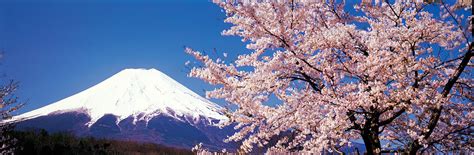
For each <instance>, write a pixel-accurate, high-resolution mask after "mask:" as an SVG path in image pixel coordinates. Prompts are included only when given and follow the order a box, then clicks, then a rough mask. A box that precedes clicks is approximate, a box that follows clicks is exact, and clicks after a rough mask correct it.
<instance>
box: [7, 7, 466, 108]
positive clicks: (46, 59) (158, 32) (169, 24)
mask: <svg viewBox="0 0 474 155" xmlns="http://www.w3.org/2000/svg"><path fill="white" fill-rule="evenodd" d="M351 3H355V2H354V1H351ZM352 5H353V4H349V5H347V7H351V6H352ZM430 9H432V8H430ZM351 11H352V13H355V12H353V10H351ZM435 12H438V11H436V10H435ZM463 13H464V14H466V15H467V14H469V13H470V10H469V11H463ZM435 15H436V13H435ZM224 18H225V14H224V13H223V12H222V11H221V9H220V8H219V7H218V6H216V5H214V4H213V3H211V2H209V0H41V2H38V0H0V51H1V52H3V53H4V56H3V58H2V59H0V74H5V75H6V77H4V78H3V80H5V79H14V80H16V81H19V82H20V89H19V90H18V92H17V95H18V96H19V97H20V100H21V101H27V105H26V106H25V107H24V108H22V109H21V110H19V111H18V112H17V114H19V113H23V112H26V111H30V110H33V109H36V108H39V107H42V106H45V105H47V104H50V103H53V102H55V101H58V100H60V99H63V98H65V97H68V96H71V95H73V94H76V93H78V92H80V91H82V90H85V89H87V88H89V87H91V86H93V85H95V84H97V83H99V82H101V81H103V80H105V79H106V78H108V77H110V76H112V75H113V74H115V73H117V72H119V71H120V70H122V69H125V68H156V69H158V70H161V71H162V72H164V73H165V74H168V75H169V76H171V77H172V78H174V79H176V80H177V81H178V82H180V83H182V84H184V85H185V86H187V87H189V88H191V89H192V90H194V91H195V92H197V93H198V94H201V95H204V89H207V90H209V89H210V88H211V87H210V86H209V85H207V84H206V83H204V82H203V81H201V80H199V79H194V78H189V77H187V73H188V70H187V69H186V67H185V65H184V63H185V62H186V61H188V60H191V61H193V58H192V57H191V56H189V55H187V54H185V53H184V46H189V47H192V48H194V49H197V50H200V51H207V52H208V53H212V51H213V49H214V48H215V49H217V50H218V51H219V52H222V51H224V52H227V53H229V57H230V59H232V58H233V57H235V56H236V55H237V54H239V53H240V54H241V53H244V52H249V51H248V50H246V49H245V45H244V44H243V43H242V42H241V40H240V38H238V37H229V36H221V35H220V33H221V31H222V30H224V29H226V28H228V27H229V26H230V25H229V24H226V23H224V22H223V20H224ZM217 102H218V103H220V102H219V101H217Z"/></svg>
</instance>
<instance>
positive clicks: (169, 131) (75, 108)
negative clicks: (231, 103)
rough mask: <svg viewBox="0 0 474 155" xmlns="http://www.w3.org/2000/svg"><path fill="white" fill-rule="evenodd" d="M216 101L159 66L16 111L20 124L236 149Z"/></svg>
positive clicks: (175, 144) (123, 73) (128, 72)
mask: <svg viewBox="0 0 474 155" xmlns="http://www.w3.org/2000/svg"><path fill="white" fill-rule="evenodd" d="M221 109H222V107H220V106H219V105H217V104H215V103H212V102H210V101H208V100H206V99H205V98H203V97H201V96H199V95H198V94H196V93H194V92H193V91H191V90H190V89H188V88H186V87H185V86H183V85H181V84H180V83H178V82H177V81H175V80H173V79H172V78H170V77H168V76H167V75H165V74H164V73H162V72H160V71H158V70H156V69H125V70H122V71H120V72H119V73H117V74H115V75H113V76H112V77H110V78H108V79H106V80H104V81H103V82H100V83H99V84H97V85H95V86H93V87H91V88H89V89H86V90H84V91H82V92H80V93H78V94H75V95H72V96H70V97H67V98H65V99H62V100H60V101H58V102H55V103H52V104H50V105H47V106H44V107H42V108H39V109H36V110H33V111H30V112H27V113H24V114H21V115H19V116H15V117H13V118H12V119H11V121H15V122H17V125H16V128H17V129H28V128H41V129H45V130H47V131H49V132H70V133H73V134H75V135H78V136H93V137H99V138H110V139H118V140H132V141H142V142H153V143H157V144H164V145H168V146H173V147H180V148H191V147H193V146H194V145H196V144H198V143H203V144H204V146H208V147H209V148H210V149H222V148H227V149H229V148H233V147H234V145H235V144H229V143H224V142H223V140H224V139H225V138H226V137H227V136H229V135H231V134H232V133H233V132H234V130H233V129H232V127H225V128H218V127H217V124H219V123H220V122H222V121H228V118H227V117H226V116H225V115H223V114H222V112H220V110H221Z"/></svg>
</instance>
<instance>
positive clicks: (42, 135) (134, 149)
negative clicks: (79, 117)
mask: <svg viewBox="0 0 474 155" xmlns="http://www.w3.org/2000/svg"><path fill="white" fill-rule="evenodd" d="M12 136H13V137H14V138H15V139H17V143H16V147H15V149H14V153H15V154H28V155H35V154H61V155H76V154H87V155H102V154H114V155H120V154H182V155H185V154H192V152H191V151H190V150H185V149H178V148H172V147H166V146H162V145H157V144H152V143H138V142H131V141H118V140H107V139H96V138H92V137H76V136H74V135H72V134H69V133H52V134H49V133H48V132H46V131H45V130H29V131H15V132H13V133H12Z"/></svg>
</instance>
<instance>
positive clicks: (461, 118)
mask: <svg viewBox="0 0 474 155" xmlns="http://www.w3.org/2000/svg"><path fill="white" fill-rule="evenodd" d="M436 2H438V3H436V4H433V3H427V2H422V1H409V0H396V1H381V0H375V1H371V0H369V1H366V0H364V1H362V3H360V4H359V3H358V4H355V5H353V6H352V4H350V5H349V4H346V3H345V2H344V1H336V0H312V1H311V0H308V1H304V0H301V1H269V2H266V3H262V2H252V1H249V2H246V1H233V0H228V1H215V2H214V3H216V4H217V5H219V6H220V7H221V8H222V9H223V10H224V11H225V12H226V15H227V18H226V19H225V22H227V23H230V24H232V26H231V27H230V28H229V29H227V30H225V31H223V33H222V34H223V35H230V36H239V37H241V38H242V41H243V42H244V43H245V44H246V47H247V49H249V50H250V51H251V52H249V53H243V54H241V55H239V56H238V57H237V58H236V60H235V61H232V62H226V61H223V60H222V59H220V58H212V57H210V56H208V55H205V54H203V53H201V52H199V51H195V50H193V49H190V48H187V49H186V52H187V53H189V54H191V55H192V56H194V57H195V58H196V59H197V60H199V61H200V63H201V64H202V66H201V67H194V68H193V69H192V70H191V72H190V74H189V75H190V76H192V77H197V78H200V79H203V80H204V81H206V82H208V83H210V84H213V85H216V86H217V88H216V89H214V90H211V91H208V92H207V93H206V95H207V97H209V98H217V99H224V100H225V101H227V102H229V103H230V104H233V105H236V107H237V108H236V109H235V110H228V111H227V112H228V115H229V117H230V120H231V121H229V122H228V124H231V123H236V124H237V125H236V128H237V129H239V130H238V132H237V133H235V134H234V135H233V136H231V137H229V138H228V140H229V141H243V142H242V145H241V149H242V150H244V151H246V152H249V151H251V150H252V149H253V148H254V147H271V148H270V151H271V150H273V151H278V152H281V151H289V150H295V149H298V150H300V151H303V152H321V151H326V150H327V151H336V152H339V151H341V148H342V147H344V146H347V145H351V143H352V142H353V141H356V140H363V142H364V144H365V147H366V150H367V153H368V154H379V153H382V152H388V151H390V150H391V151H401V152H406V153H409V154H417V153H423V152H426V151H427V152H432V151H441V152H450V151H455V150H467V151H473V150H474V146H473V144H474V137H473V136H474V126H473V125H474V106H473V101H474V94H473V92H474V91H473V87H474V80H473V74H472V72H473V61H472V60H471V58H472V56H473V55H474V54H473V43H472V39H473V37H472V33H471V30H472V24H470V23H471V21H472V17H473V16H472V14H471V11H469V10H472V7H470V6H469V7H468V8H466V7H465V6H466V3H446V2H444V1H441V0H440V1H436ZM461 2H464V1H461ZM463 6H464V7H463ZM468 11H469V12H468ZM270 98H276V99H277V100H278V103H269V102H271V101H274V100H273V99H272V100H270ZM280 102H281V103H280ZM272 105H275V106H272ZM288 132H290V133H292V134H291V136H287V135H289V134H284V133H288ZM275 138H277V139H278V140H277V142H276V143H273V142H270V141H271V139H275ZM269 145H270V146H269Z"/></svg>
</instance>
